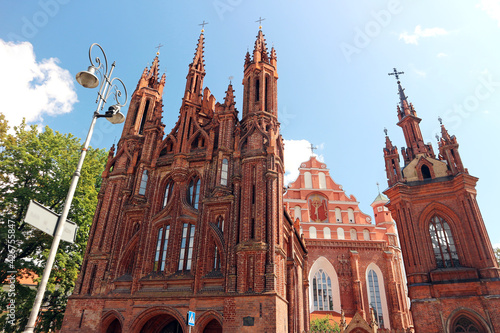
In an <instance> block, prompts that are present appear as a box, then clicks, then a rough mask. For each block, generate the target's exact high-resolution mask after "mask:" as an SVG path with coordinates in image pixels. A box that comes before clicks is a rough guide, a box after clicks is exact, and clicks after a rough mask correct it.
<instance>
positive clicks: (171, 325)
mask: <svg viewBox="0 0 500 333" xmlns="http://www.w3.org/2000/svg"><path fill="white" fill-rule="evenodd" d="M140 332H141V333H183V330H182V326H181V324H180V323H179V322H178V321H177V320H176V319H175V318H174V317H172V316H170V315H168V314H164V315H158V316H155V317H153V318H151V319H149V320H148V321H147V322H146V323H145V324H144V326H142V328H141V331H140Z"/></svg>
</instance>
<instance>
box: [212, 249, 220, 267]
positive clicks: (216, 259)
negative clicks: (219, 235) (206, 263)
mask: <svg viewBox="0 0 500 333" xmlns="http://www.w3.org/2000/svg"><path fill="white" fill-rule="evenodd" d="M213 270H214V271H220V253H219V249H218V248H217V245H215V250H214V265H213Z"/></svg>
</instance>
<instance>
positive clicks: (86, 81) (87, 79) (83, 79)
mask: <svg viewBox="0 0 500 333" xmlns="http://www.w3.org/2000/svg"><path fill="white" fill-rule="evenodd" d="M94 46H97V47H98V48H99V50H100V51H101V52H102V55H103V56H104V63H101V59H100V58H99V57H96V58H95V63H94V61H92V48H93V47H94ZM89 59H90V64H91V66H90V67H89V68H88V70H87V71H83V72H80V73H78V74H77V75H76V80H77V81H78V83H80V84H81V85H82V86H83V87H85V88H95V87H97V86H98V85H99V79H98V78H97V76H96V75H95V73H96V72H97V73H99V74H100V76H101V79H102V80H101V85H100V87H99V92H98V93H97V99H96V103H97V108H96V110H95V112H94V115H93V117H92V122H91V124H90V128H89V132H88V133H87V138H86V139H85V143H84V145H83V148H82V153H81V155H80V160H79V161H78V165H77V167H76V170H75V173H74V174H73V178H72V179H71V184H70V187H69V190H68V194H67V195H66V201H65V202H64V208H63V211H62V213H61V217H60V218H59V221H58V223H57V228H56V231H55V234H54V240H53V241H52V246H51V248H50V253H49V257H48V258H47V263H46V265H45V269H44V271H43V275H42V280H41V281H40V284H39V285H38V290H37V294H36V298H35V303H34V304H33V308H32V309H31V314H30V317H29V319H28V324H27V325H26V328H25V330H24V332H25V333H31V332H33V330H34V328H35V323H36V319H37V317H38V312H39V310H40V306H41V305H42V300H43V295H44V293H45V289H46V288H47V282H48V280H49V276H50V271H51V270H52V266H53V265H54V260H55V258H56V253H57V249H58V247H59V242H60V241H61V235H62V233H63V229H64V225H65V223H66V218H67V217H68V213H69V209H70V207H71V202H72V201H73V196H74V194H75V190H76V186H77V184H78V180H79V178H80V172H81V170H82V166H83V161H84V160H85V155H86V154H87V149H88V148H89V144H90V139H91V137H92V132H93V131H94V126H95V123H96V120H97V118H106V119H107V120H109V121H110V122H111V123H113V124H120V123H123V122H124V121H125V116H124V115H123V114H122V113H121V112H120V108H121V107H122V106H124V105H125V104H126V103H127V97H128V95H127V88H126V87H125V84H124V83H123V81H122V80H121V79H119V78H116V77H115V78H113V79H111V74H112V73H113V70H114V68H115V63H114V62H113V64H112V65H111V68H110V69H109V71H108V60H107V58H106V53H104V50H103V49H102V47H101V46H100V45H99V44H97V43H94V44H92V45H91V46H90V48H89ZM115 80H116V81H118V82H119V83H120V84H121V85H122V86H123V90H124V93H125V98H124V100H123V103H120V99H121V97H122V92H121V90H119V89H118V86H117V85H116V84H115ZM118 82H117V83H118ZM110 95H113V96H114V98H115V101H116V104H115V105H112V106H110V107H109V109H108V111H106V112H105V113H104V114H101V113H100V112H99V111H102V109H103V108H104V105H105V104H106V100H107V98H108V97H109V96H110Z"/></svg>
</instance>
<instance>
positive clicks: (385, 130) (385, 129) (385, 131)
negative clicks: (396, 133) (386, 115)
mask: <svg viewBox="0 0 500 333" xmlns="http://www.w3.org/2000/svg"><path fill="white" fill-rule="evenodd" d="M384 133H385V136H387V128H385V127H384Z"/></svg>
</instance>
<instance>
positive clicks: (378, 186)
mask: <svg viewBox="0 0 500 333" xmlns="http://www.w3.org/2000/svg"><path fill="white" fill-rule="evenodd" d="M377 190H378V194H380V184H379V183H378V182H377Z"/></svg>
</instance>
